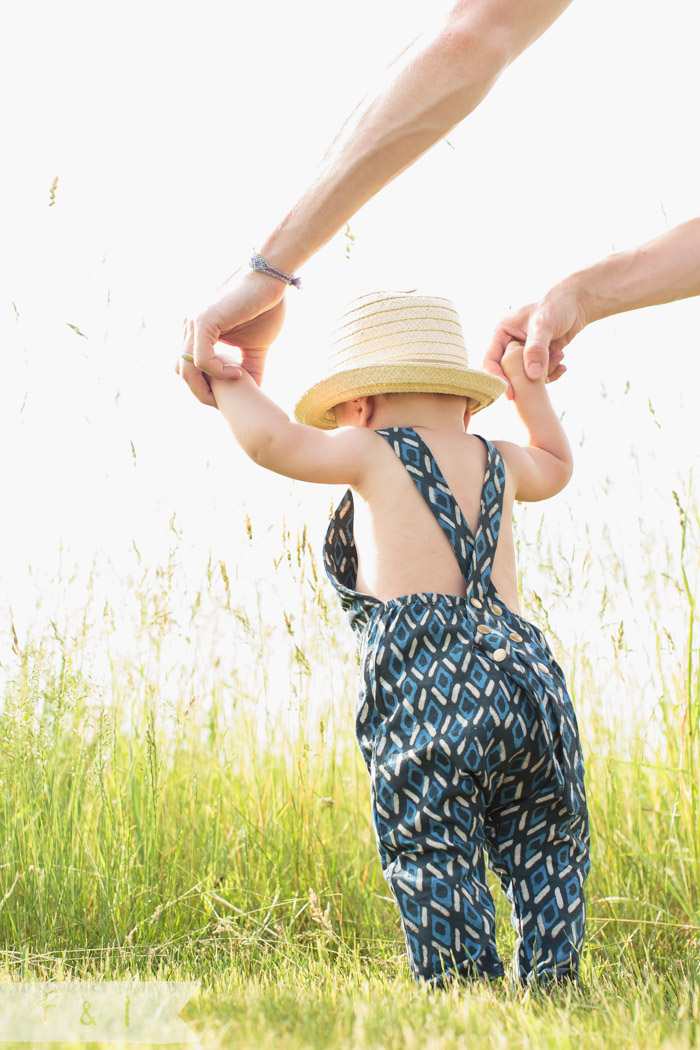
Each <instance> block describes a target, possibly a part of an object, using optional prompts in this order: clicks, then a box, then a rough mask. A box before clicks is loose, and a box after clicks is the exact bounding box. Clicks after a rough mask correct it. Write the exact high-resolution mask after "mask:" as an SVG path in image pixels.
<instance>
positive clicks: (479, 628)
mask: <svg viewBox="0 0 700 1050" xmlns="http://www.w3.org/2000/svg"><path fill="white" fill-rule="evenodd" d="M476 629H477V631H478V632H479V634H491V628H490V627H487V626H486V624H485V623H479V624H477V625H476Z"/></svg>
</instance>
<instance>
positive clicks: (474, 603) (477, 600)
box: [471, 598, 482, 609]
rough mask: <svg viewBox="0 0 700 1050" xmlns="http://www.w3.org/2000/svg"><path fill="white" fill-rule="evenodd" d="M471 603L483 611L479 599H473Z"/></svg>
mask: <svg viewBox="0 0 700 1050" xmlns="http://www.w3.org/2000/svg"><path fill="white" fill-rule="evenodd" d="M471 603H472V605H473V606H474V608H475V609H481V608H482V605H481V602H480V601H479V599H478V598H472V599H471Z"/></svg>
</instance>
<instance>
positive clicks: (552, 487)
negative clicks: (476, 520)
mask: <svg viewBox="0 0 700 1050" xmlns="http://www.w3.org/2000/svg"><path fill="white" fill-rule="evenodd" d="M523 349H524V348H523V344H522V343H518V342H515V341H513V342H511V343H509V344H508V346H507V347H506V351H505V353H504V355H503V358H502V360H501V365H502V367H503V371H504V372H505V374H506V376H507V377H508V381H509V382H510V384H511V386H512V387H513V392H514V401H515V407H516V409H517V411H518V415H519V416H520V418H521V419H522V421H523V423H524V424H525V426H526V427H527V431H528V436H529V439H530V441H529V444H528V445H527V447H525V448H523V447H521V446H520V445H514V444H512V443H511V442H509V441H502V442H498V447H499V448H500V450H501V452H502V453H503V456H504V458H505V459H506V462H507V463H508V466H509V467H510V469H511V471H512V473H513V475H514V478H515V499H517V500H524V501H528V502H529V501H534V500H541V499H548V498H549V497H550V496H554V495H556V493H557V492H560V491H561V489H563V488H564V486H565V485H566V484H567V482H568V481H569V478H570V477H571V473H572V470H573V457H572V455H571V448H570V446H569V442H568V441H567V438H566V434H565V433H564V428H563V427H562V425H561V423H560V421H559V417H558V416H557V414H556V413H555V411H554V409H553V408H552V404H551V402H550V400H549V394H548V393H547V387H546V386H545V381H544V376H542V377H541V378H540V379H528V377H527V375H526V373H525V365H524V362H523Z"/></svg>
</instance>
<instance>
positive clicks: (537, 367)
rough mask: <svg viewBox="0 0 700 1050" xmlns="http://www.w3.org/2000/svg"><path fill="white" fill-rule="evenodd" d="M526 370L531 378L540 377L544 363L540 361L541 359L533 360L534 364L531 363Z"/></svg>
mask: <svg viewBox="0 0 700 1050" xmlns="http://www.w3.org/2000/svg"><path fill="white" fill-rule="evenodd" d="M525 371H526V372H527V374H528V375H529V377H530V379H539V378H540V376H541V375H542V372H543V371H544V369H543V368H542V365H541V364H540V363H539V361H533V362H532V364H529V365H528V366H527V368H526V369H525Z"/></svg>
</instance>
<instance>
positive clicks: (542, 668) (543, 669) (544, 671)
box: [539, 664, 552, 674]
mask: <svg viewBox="0 0 700 1050" xmlns="http://www.w3.org/2000/svg"><path fill="white" fill-rule="evenodd" d="M539 668H540V671H541V672H542V674H551V673H552V672H551V671H550V670H549V668H548V667H547V665H546V664H540V665H539Z"/></svg>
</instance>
